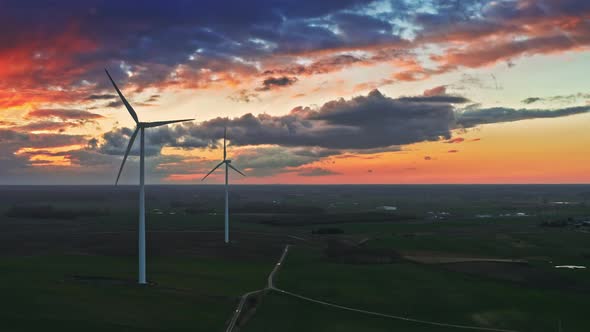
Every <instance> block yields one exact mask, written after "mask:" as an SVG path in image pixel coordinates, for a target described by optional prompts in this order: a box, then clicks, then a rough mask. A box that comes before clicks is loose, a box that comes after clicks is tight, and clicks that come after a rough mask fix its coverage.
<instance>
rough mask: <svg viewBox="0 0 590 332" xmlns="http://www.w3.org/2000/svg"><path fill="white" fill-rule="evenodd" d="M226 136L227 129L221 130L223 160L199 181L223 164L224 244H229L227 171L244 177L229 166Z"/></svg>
mask: <svg viewBox="0 0 590 332" xmlns="http://www.w3.org/2000/svg"><path fill="white" fill-rule="evenodd" d="M226 134H227V128H223V160H222V161H221V162H220V163H219V164H217V166H215V167H214V168H213V169H212V170H211V171H210V172H209V173H207V175H205V176H204V177H203V179H201V181H203V180H205V179H206V178H207V177H208V176H209V175H210V174H211V173H213V172H215V170H216V169H217V168H218V167H219V166H221V165H223V164H225V243H229V196H228V192H227V189H228V173H229V169H230V168H231V169H233V170H234V171H236V172H238V173H240V174H241V175H242V176H246V175H245V174H244V173H242V172H241V171H240V170H238V169H237V168H235V167H234V165H232V164H231V160H229V159H227V150H226V144H225V140H226Z"/></svg>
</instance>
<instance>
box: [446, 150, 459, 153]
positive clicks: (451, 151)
mask: <svg viewBox="0 0 590 332" xmlns="http://www.w3.org/2000/svg"><path fill="white" fill-rule="evenodd" d="M447 152H448V153H457V152H459V150H449V151H447Z"/></svg>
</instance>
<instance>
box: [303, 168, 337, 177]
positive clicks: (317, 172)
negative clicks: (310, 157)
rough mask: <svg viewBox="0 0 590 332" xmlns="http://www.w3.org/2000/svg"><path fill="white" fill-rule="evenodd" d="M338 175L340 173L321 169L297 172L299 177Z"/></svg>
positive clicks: (307, 169)
mask: <svg viewBox="0 0 590 332" xmlns="http://www.w3.org/2000/svg"><path fill="white" fill-rule="evenodd" d="M338 174H340V173H338V172H334V171H331V170H329V169H326V168H321V167H311V168H302V169H300V170H299V171H298V172H297V175H299V176H326V175H338Z"/></svg>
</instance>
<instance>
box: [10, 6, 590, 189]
mask: <svg viewBox="0 0 590 332" xmlns="http://www.w3.org/2000/svg"><path fill="white" fill-rule="evenodd" d="M105 68H107V69H108V70H109V72H110V73H111V75H112V76H113V78H114V79H115V81H116V82H117V83H118V85H119V87H121V89H122V90H123V93H124V94H125V95H126V97H127V98H128V99H129V100H130V102H131V104H132V105H133V106H134V108H135V110H136V111H137V113H138V115H139V118H140V120H142V121H156V120H170V119H177V118H180V119H181V118H195V119H196V120H195V121H193V122H189V123H183V124H178V125H171V126H168V127H160V128H153V129H147V130H146V140H147V141H146V148H147V153H148V157H147V160H146V163H147V164H146V168H147V170H146V175H147V179H148V183H152V184H156V183H175V184H193V183H201V181H200V179H201V178H202V177H203V175H204V174H206V173H207V171H208V170H209V169H211V167H213V166H215V165H216V164H217V163H218V162H219V160H220V159H221V158H222V151H221V149H220V147H221V145H220V144H221V140H220V139H221V138H222V137H223V128H224V126H227V132H228V139H229V146H228V153H229V157H230V158H231V159H232V160H233V164H234V165H235V166H236V167H238V168H240V169H241V170H243V171H244V172H245V173H247V175H248V176H247V177H246V178H242V177H239V175H236V176H234V175H232V182H233V183H239V184H253V183H264V184H278V183H285V184H286V183H292V184H323V183H325V184H339V183H343V184H356V183H359V184H361V183H370V184H373V183H391V184H397V183H403V184H410V183H590V153H589V152H590V151H589V148H588V146H590V1H587V0H498V1H478V0H448V1H442V0H440V1H436V0H416V1H414V0H382V1H361V0H327V1H324V0H322V1H319V0H313V1H311V0H309V1H308V0H250V1H243V0H241V1H188V0H185V1H110V0H100V1H99V0H88V1H86V0H85V1H71V0H65V1H58V2H48V1H27V0H19V1H13V0H0V112H1V114H2V118H1V119H0V184H105V185H108V184H113V183H114V180H115V177H116V175H117V171H118V167H119V165H120V163H121V160H122V155H123V154H124V151H125V148H126V145H127V142H128V141H129V137H130V135H131V133H132V130H133V128H134V123H133V119H132V118H131V116H130V115H129V113H128V112H127V111H126V110H125V107H124V106H123V104H122V103H121V102H120V100H119V99H118V97H117V96H116V93H115V91H114V90H113V88H112V86H111V85H110V82H109V81H108V78H107V76H106V75H105V72H104V69H105ZM138 146H139V144H138V141H136V145H135V149H134V152H133V155H134V156H133V157H131V158H130V160H129V161H128V162H127V165H126V169H125V170H124V172H123V175H122V178H121V183H124V184H135V183H137V182H138V164H139V163H138V158H137V151H138ZM215 174H216V175H214V176H211V177H210V178H208V179H207V182H206V183H220V182H221V181H222V172H221V171H219V172H218V173H215Z"/></svg>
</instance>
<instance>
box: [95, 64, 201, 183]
mask: <svg viewBox="0 0 590 332" xmlns="http://www.w3.org/2000/svg"><path fill="white" fill-rule="evenodd" d="M104 71H105V72H106V73H107V76H108V77H109V80H110V81H111V83H112V84H113V87H114V88H115V90H116V91H117V94H118V95H119V98H121V101H122V102H123V105H125V108H127V111H128V112H129V114H130V115H131V117H132V118H133V121H135V124H136V125H137V127H136V128H135V131H133V134H132V135H131V137H130V138H129V144H128V145H127V151H126V152H125V156H124V157H123V162H122V163H121V168H119V174H117V180H116V181H115V185H117V184H118V183H119V178H120V177H121V172H122V171H123V166H125V161H126V160H127V157H128V156H129V151H131V147H132V146H133V142H134V141H135V137H137V134H138V132H139V131H140V130H141V131H142V132H143V130H144V129H145V128H154V127H160V126H165V125H169V124H172V123H179V122H186V121H192V120H194V119H182V120H168V121H155V122H140V121H139V118H138V116H137V113H136V112H135V110H134V109H133V107H132V106H131V104H129V102H128V101H127V99H126V98H125V96H123V93H122V92H121V90H119V87H118V86H117V84H115V81H114V80H113V78H112V77H111V74H109V71H108V70H106V68H105V70H104Z"/></svg>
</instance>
